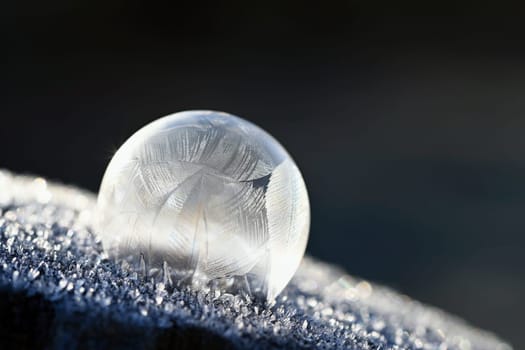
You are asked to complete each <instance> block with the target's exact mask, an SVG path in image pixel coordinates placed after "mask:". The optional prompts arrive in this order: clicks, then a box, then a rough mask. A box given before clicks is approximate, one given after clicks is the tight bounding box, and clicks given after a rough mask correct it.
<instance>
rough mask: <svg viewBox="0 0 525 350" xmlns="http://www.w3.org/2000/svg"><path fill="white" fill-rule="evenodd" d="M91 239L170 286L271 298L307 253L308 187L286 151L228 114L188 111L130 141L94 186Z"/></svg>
mask: <svg viewBox="0 0 525 350" xmlns="http://www.w3.org/2000/svg"><path fill="white" fill-rule="evenodd" d="M97 218H98V220H97V232H98V233H99V235H100V237H101V239H102V244H103V246H104V249H105V250H107V251H108V252H109V254H110V255H112V256H114V257H117V258H127V257H135V258H137V257H139V256H140V257H142V261H143V264H144V265H147V267H148V270H149V269H157V270H158V269H161V268H163V267H165V266H166V265H168V266H169V267H170V271H173V275H174V276H175V278H177V279H179V280H189V281H192V283H195V282H196V281H200V282H199V283H201V284H202V281H204V282H210V281H212V280H224V279H231V280H233V281H238V280H241V281H242V283H241V284H242V285H246V289H248V290H249V291H250V292H251V293H258V294H259V295H262V296H263V297H264V298H266V299H268V300H271V299H273V298H274V297H275V296H276V295H277V294H278V293H280V292H281V290H282V289H283V288H284V287H285V286H286V284H287V283H288V281H289V280H290V279H291V278H292V276H293V274H294V273H295V271H296V269H297V267H298V265H299V263H300V261H301V259H302V257H303V254H304V250H305V247H306V242H307V239H308V231H309V226H310V207H309V202H308V194H307V192H306V187H305V184H304V181H303V178H302V176H301V173H300V172H299V169H298V168H297V166H296V165H295V163H294V161H293V160H292V158H291V157H290V155H288V153H287V152H286V150H285V149H284V148H283V147H282V146H281V145H280V144H279V143H278V142H277V141H276V140H275V139H274V138H273V137H272V136H270V135H269V134H268V133H266V132H265V131H264V130H262V129H260V128H259V127H257V126H256V125H254V124H252V123H250V122H248V121H246V120H243V119H241V118H238V117H235V116H233V115H230V114H226V113H221V112H214V111H187V112H180V113H175V114H172V115H169V116H167V117H164V118H161V119H158V120H156V121H154V122H152V123H150V124H148V125H146V126H145V127H143V128H142V129H140V130H139V131H137V132H136V133H135V134H134V135H133V136H131V137H130V138H129V139H128V140H127V141H126V142H125V143H124V144H123V145H122V147H120V149H119V150H118V151H117V153H116V154H115V156H114V157H113V159H112V160H111V162H110V164H109V166H108V168H107V169H106V173H105V174H104V178H103V180H102V185H101V187H100V192H99V195H98V204H97Z"/></svg>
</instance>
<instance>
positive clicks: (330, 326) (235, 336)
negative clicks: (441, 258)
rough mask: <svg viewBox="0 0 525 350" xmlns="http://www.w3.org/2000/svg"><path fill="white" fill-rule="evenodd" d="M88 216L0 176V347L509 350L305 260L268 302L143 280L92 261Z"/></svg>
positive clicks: (75, 202)
mask: <svg viewBox="0 0 525 350" xmlns="http://www.w3.org/2000/svg"><path fill="white" fill-rule="evenodd" d="M93 207H94V197H93V195H92V194H90V193H87V192H83V191H80V190H78V189H75V188H72V187H65V186H61V185H55V184H50V183H48V182H46V181H45V180H44V179H41V178H33V177H22V176H16V175H13V174H11V173H9V172H7V171H0V296H1V301H0V308H1V309H2V312H3V314H2V321H1V322H2V328H3V329H1V330H0V336H1V338H0V348H5V347H3V346H2V344H6V342H7V344H8V345H20V342H24V341H26V342H27V341H30V340H31V339H27V337H29V338H31V337H35V336H38V337H39V338H38V342H36V340H35V342H36V344H37V345H38V347H47V348H54V349H61V348H68V349H69V348H86V349H103V348H111V349H116V348H122V349H124V348H125V349H132V348H145V349H152V348H177V349H181V348H199V347H200V348H206V349H208V348H233V349H265V348H282V349H295V348H297V349H303V348H304V349H306V348H316V349H436V350H445V349H447V350H449V349H458V350H468V349H470V350H476V349H487V350H498V349H501V350H507V349H510V346H509V345H507V344H506V343H505V342H503V341H501V340H499V339H498V338H497V337H495V336H494V335H492V334H489V333H486V332H484V331H481V330H478V329H475V328H472V327H470V326H469V325H467V324H465V323H464V322H463V321H461V320H459V319H457V318H455V317H453V316H450V315H448V314H446V313H444V312H442V311H440V310H437V309H434V308H432V307H428V306H425V305H422V304H420V303H418V302H416V301H414V300H411V299H409V298H408V297H406V296H402V295H399V294H397V293H396V292H394V291H391V290H389V289H387V288H384V287H380V286H377V285H374V284H372V283H369V282H367V281H364V280H360V279H356V278H354V277H352V276H349V275H347V274H345V273H344V272H342V271H340V270H339V269H337V268H335V267H333V266H330V265H327V264H324V263H321V262H319V261H316V260H315V259H312V258H305V259H304V261H303V263H302V265H301V266H300V268H299V270H298V272H297V273H296V275H295V276H294V278H293V279H292V281H291V282H290V284H289V285H288V286H287V287H286V288H285V289H284V291H283V292H282V293H281V294H280V295H279V296H278V297H277V299H276V301H275V303H272V304H270V305H262V304H260V303H257V302H254V301H253V300H252V299H251V298H250V297H248V296H246V295H232V294H228V293H223V292H221V291H220V290H215V289H202V290H201V291H199V292H197V291H192V290H190V289H189V288H188V287H182V288H181V287H177V286H176V285H174V284H173V282H172V281H171V279H170V276H169V275H168V274H166V275H164V278H163V279H162V280H161V281H158V280H157V281H151V280H148V279H144V278H143V277H141V276H140V275H138V274H137V273H135V272H130V271H129V270H128V269H127V268H126V267H125V266H121V265H117V264H115V263H114V262H113V261H112V260H110V259H108V258H107V256H106V255H105V254H104V253H102V249H101V245H100V242H99V241H97V239H96V238H95V237H94V235H93V233H92V231H91V229H90V227H91V223H92V219H93V218H92V210H93ZM28 310H30V311H28ZM24 315H25V316H27V319H23V320H22V321H20V317H24ZM26 323H28V324H33V325H37V326H35V327H33V328H31V327H27V326H26ZM13 325H15V326H16V325H18V326H19V327H15V326H13ZM46 327H47V328H46ZM20 332H22V333H23V334H22V335H20ZM26 333H27V334H26ZM24 334H25V335H26V338H24V336H23V335H24ZM24 344H26V345H27V343H24ZM7 348H8V347H7Z"/></svg>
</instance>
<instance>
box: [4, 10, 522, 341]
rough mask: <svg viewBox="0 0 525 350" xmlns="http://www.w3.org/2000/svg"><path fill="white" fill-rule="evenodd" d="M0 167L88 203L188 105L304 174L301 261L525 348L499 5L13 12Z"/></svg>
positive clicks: (513, 110)
mask: <svg viewBox="0 0 525 350" xmlns="http://www.w3.org/2000/svg"><path fill="white" fill-rule="evenodd" d="M0 19H1V20H0V22H1V23H0V28H1V32H0V33H1V40H2V41H1V45H2V49H3V50H2V51H3V53H2V55H1V59H0V60H1V62H2V65H1V70H0V76H1V79H0V89H1V96H0V150H1V151H0V166H1V167H4V168H8V169H10V170H13V171H17V172H30V173H37V174H41V175H44V176H47V177H50V178H53V179H58V180H60V181H63V182H67V183H73V184H76V185H79V186H82V187H85V188H88V189H90V190H92V191H97V189H98V185H99V182H100V180H101V177H102V175H103V172H104V169H105V167H106V165H107V162H108V161H109V159H110V158H111V155H112V153H113V152H114V151H115V150H116V148H118V146H119V145H120V144H121V143H122V142H123V141H124V140H125V139H126V138H127V137H128V136H130V135H131V134H132V132H134V131H135V130H137V129H138V128H140V127H141V126H143V125H144V124H145V123H147V122H149V121H151V120H153V119H156V118H158V117H161V116H164V115H166V114H170V113H172V112H176V111H181V110H186V109H217V110H223V111H228V112H230V113H233V114H237V115H240V116H243V117H245V118H247V119H249V120H251V121H253V122H255V123H257V124H259V125H260V126H262V127H263V128H265V129H266V130H268V131H269V132H270V133H272V134H273V135H274V136H276V137H277V139H279V140H280V141H281V142H282V144H283V145H284V146H285V147H286V148H287V149H288V150H289V152H290V153H291V154H292V155H293V156H294V158H295V160H296V162H297V163H298V165H299V167H300V168H301V169H302V171H303V175H304V177H305V180H306V183H307V185H308V188H309V192H310V197H311V205H312V229H311V234H310V241H309V246H308V251H309V253H310V254H312V255H314V256H316V257H319V258H321V259H323V260H326V261H329V262H333V263H336V264H339V265H341V266H343V267H344V268H345V269H346V270H348V271H349V272H350V273H352V274H354V275H358V276H362V277H364V278H367V279H371V280H374V281H378V282H381V283H385V284H387V285H390V286H393V287H394V288H396V289H399V290H400V291H402V292H403V293H406V294H408V295H410V296H412V297H415V298H416V299H418V300H421V301H424V302H427V303H430V304H432V305H436V306H438V307H441V308H444V309H446V310H448V311H450V312H452V313H455V314H457V315H459V316H461V317H463V318H465V319H467V320H468V321H470V322H471V323H473V324H474V325H476V326H479V327H482V328H486V329H490V330H493V331H495V332H496V333H498V334H499V335H501V336H502V337H504V338H505V339H507V340H509V341H511V342H512V343H513V344H514V346H515V347H516V348H523V347H525V337H524V332H523V331H522V328H523V317H524V316H523V315H524V313H525V298H524V296H525V254H523V248H524V246H525V236H524V235H523V231H524V229H525V215H524V214H525V137H524V136H525V98H524V93H525V46H524V44H525V11H524V10H523V8H521V7H519V6H518V5H516V4H507V3H502V2H494V1H490V2H489V1H485V2H484V1H481V2H480V1H468V2H467V1H459V2H458V1H440V2H437V3H436V4H431V3H428V2H416V1H413V2H407V3H400V2H394V1H387V0H379V1H364V0H362V1H354V0H347V1H325V2H320V1H317V2H314V1H298V0H294V1H278V0H266V1H257V2H250V1H240V0H239V1H233V0H230V1H225V2H223V3H220V2H217V1H195V2H188V1H187V2H181V3H176V2H174V1H168V0H165V1H162V0H153V1H138V0H135V1H124V0H89V1H88V0H77V1H66V0H50V1H31V0H29V1H11V2H3V3H2V4H1V5H0Z"/></svg>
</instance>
